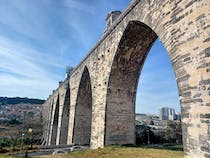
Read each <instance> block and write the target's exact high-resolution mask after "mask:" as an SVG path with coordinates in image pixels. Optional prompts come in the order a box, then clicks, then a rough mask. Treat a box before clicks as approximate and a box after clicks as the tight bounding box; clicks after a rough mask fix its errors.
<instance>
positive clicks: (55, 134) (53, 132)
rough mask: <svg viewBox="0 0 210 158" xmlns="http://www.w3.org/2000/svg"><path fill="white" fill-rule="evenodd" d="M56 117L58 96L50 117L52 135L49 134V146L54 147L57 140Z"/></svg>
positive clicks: (57, 115)
mask: <svg viewBox="0 0 210 158" xmlns="http://www.w3.org/2000/svg"><path fill="white" fill-rule="evenodd" d="M58 117H59V94H58V97H57V100H56V103H55V109H54V113H53V116H52V119H53V123H52V133H51V138H50V139H51V141H50V145H56V139H57V131H58Z"/></svg>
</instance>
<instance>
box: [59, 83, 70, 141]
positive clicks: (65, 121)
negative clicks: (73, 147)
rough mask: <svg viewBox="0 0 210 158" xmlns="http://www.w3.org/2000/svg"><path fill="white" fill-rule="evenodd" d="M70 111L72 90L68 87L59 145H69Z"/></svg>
mask: <svg viewBox="0 0 210 158" xmlns="http://www.w3.org/2000/svg"><path fill="white" fill-rule="evenodd" d="M69 110H70V89H69V87H68V89H67V91H66V95H65V100H64V106H63V112H62V117H61V128H60V130H61V132H60V140H59V144H67V139H68V127H69Z"/></svg>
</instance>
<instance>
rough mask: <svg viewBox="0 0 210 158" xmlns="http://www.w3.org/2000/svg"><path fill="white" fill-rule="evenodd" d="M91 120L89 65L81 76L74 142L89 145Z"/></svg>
mask: <svg viewBox="0 0 210 158" xmlns="http://www.w3.org/2000/svg"><path fill="white" fill-rule="evenodd" d="M91 122H92V90H91V79H90V74H89V71H88V69H87V67H85V68H84V71H83V73H82V76H81V80H80V84H79V89H78V93H77V100H76V107H75V117H74V128H73V143H74V144H80V145H89V144H90V137H91Z"/></svg>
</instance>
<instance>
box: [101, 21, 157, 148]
mask: <svg viewBox="0 0 210 158" xmlns="http://www.w3.org/2000/svg"><path fill="white" fill-rule="evenodd" d="M157 38H158V36H157V35H156V33H155V32H154V31H153V30H152V29H151V28H150V27H148V26H147V25H145V24H143V23H141V22H138V21H131V22H130V23H129V24H128V26H127V28H126V29H125V31H124V34H123V36H122V38H121V40H120V43H119V46H118V49H117V52H116V54H115V57H114V60H113V63H112V67H111V72H110V76H109V82H108V89H107V101H106V115H105V136H104V139H105V140H104V143H105V145H111V144H135V143H136V136H135V103H136V92H137V85H138V80H139V76H140V73H141V70H142V67H143V65H144V62H145V59H146V57H147V54H148V52H149V50H150V48H151V46H152V45H153V43H154V41H155V40H156V39H157ZM157 62H158V61H157ZM154 82H155V80H154Z"/></svg>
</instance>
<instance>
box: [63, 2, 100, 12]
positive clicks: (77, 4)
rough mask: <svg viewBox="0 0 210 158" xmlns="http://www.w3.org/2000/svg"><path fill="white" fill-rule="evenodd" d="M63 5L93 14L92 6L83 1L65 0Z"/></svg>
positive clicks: (93, 8)
mask: <svg viewBox="0 0 210 158" xmlns="http://www.w3.org/2000/svg"><path fill="white" fill-rule="evenodd" d="M64 5H65V6H66V7H69V8H70V9H76V10H79V11H82V12H86V13H90V14H94V13H95V11H96V9H95V7H94V6H91V5H90V4H89V5H87V4H85V3H82V2H79V1H76V0H65V1H64Z"/></svg>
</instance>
